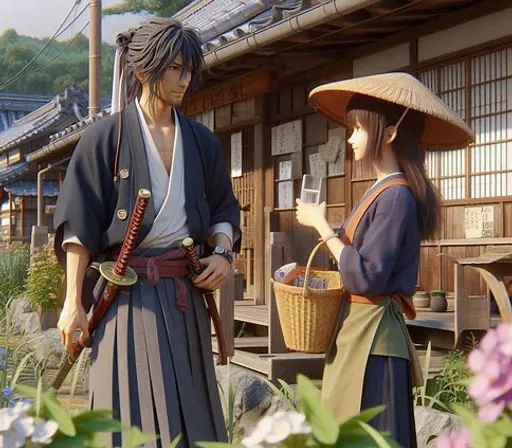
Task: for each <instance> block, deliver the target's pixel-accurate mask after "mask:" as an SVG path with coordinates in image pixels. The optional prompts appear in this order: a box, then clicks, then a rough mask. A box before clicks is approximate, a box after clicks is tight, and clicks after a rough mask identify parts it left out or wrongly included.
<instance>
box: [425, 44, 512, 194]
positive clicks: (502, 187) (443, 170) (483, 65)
mask: <svg viewBox="0 0 512 448" xmlns="http://www.w3.org/2000/svg"><path fill="white" fill-rule="evenodd" d="M420 80H421V81H422V82H423V83H424V84H425V85H427V86H428V87H429V88H430V89H432V90H433V91H434V92H435V93H436V94H438V95H439V96H440V97H441V98H442V99H443V100H444V101H445V102H446V103H447V104H448V105H449V106H450V107H452V109H454V110H455V111H456V112H457V113H458V114H460V115H461V117H463V118H464V119H465V120H466V121H467V123H468V124H469V125H470V127H471V128H472V129H473V130H474V131H475V134H476V140H475V143H474V144H473V145H470V146H469V147H468V148H464V149H459V150H452V151H441V152H436V153H428V154H427V169H428V173H429V175H430V177H431V178H432V179H433V180H434V181H435V182H436V184H437V186H438V187H439V189H440V191H441V194H442V196H443V198H444V199H445V200H456V199H468V198H487V197H496V196H512V46H510V45H509V46H508V47H505V48H502V49H499V50H496V51H492V52H488V53H485V54H480V55H477V56H473V57H467V58H465V59H462V60H459V61H456V62H452V63H449V64H445V65H442V66H437V67H434V68H431V69H428V70H425V71H423V72H421V73H420Z"/></svg>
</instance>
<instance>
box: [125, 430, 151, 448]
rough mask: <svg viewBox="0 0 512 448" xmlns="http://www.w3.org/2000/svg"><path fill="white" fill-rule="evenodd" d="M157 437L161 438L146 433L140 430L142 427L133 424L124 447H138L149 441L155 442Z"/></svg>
mask: <svg viewBox="0 0 512 448" xmlns="http://www.w3.org/2000/svg"><path fill="white" fill-rule="evenodd" d="M157 439H159V437H158V436H157V435H154V434H145V433H143V432H142V431H141V430H140V428H138V427H137V426H133V427H131V428H130V429H129V431H128V434H127V436H126V442H125V443H124V444H123V448H136V447H138V446H139V445H144V444H145V443H147V442H153V441H154V440H157Z"/></svg>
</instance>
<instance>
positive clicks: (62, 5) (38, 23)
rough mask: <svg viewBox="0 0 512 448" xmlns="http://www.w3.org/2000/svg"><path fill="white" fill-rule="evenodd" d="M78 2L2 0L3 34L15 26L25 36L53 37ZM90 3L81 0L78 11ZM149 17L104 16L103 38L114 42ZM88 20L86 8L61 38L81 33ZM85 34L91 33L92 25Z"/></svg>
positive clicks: (108, 1) (108, 0) (109, 2)
mask: <svg viewBox="0 0 512 448" xmlns="http://www.w3.org/2000/svg"><path fill="white" fill-rule="evenodd" d="M74 2H75V0H0V34H2V33H3V32H4V31H5V30H6V29H8V28H14V29H15V30H16V31H17V33H18V34H22V35H25V36H32V37H38V38H42V37H50V36H52V35H53V34H54V33H55V31H56V30H57V28H58V27H59V25H60V23H61V22H62V20H63V19H64V17H65V16H66V14H67V13H68V11H69V10H70V8H71V6H72V5H73V3H74ZM87 2H88V0H81V3H80V4H79V5H78V7H77V8H76V10H77V12H78V11H81V9H82V8H83V7H84V6H85V5H87ZM119 3H120V0H102V5H103V7H110V6H114V5H117V4H119ZM72 17H73V15H72V16H71V17H70V18H69V19H68V21H67V22H66V23H69V22H70V21H71V20H72ZM146 17H147V16H146V15H142V14H140V15H133V14H125V15H122V16H107V17H103V20H102V29H101V35H102V36H101V37H102V40H103V41H106V42H108V43H111V44H113V43H114V42H115V39H116V34H117V33H118V32H120V31H124V30H125V29H127V28H131V27H133V26H135V25H137V24H139V23H140V22H141V21H143V20H144V19H145V18H146ZM88 19H89V16H88V11H86V12H84V13H83V14H82V15H81V16H80V17H79V18H78V20H77V21H76V22H75V23H74V24H73V25H72V26H71V27H70V28H69V29H68V30H67V31H66V32H64V33H63V34H62V36H60V37H59V40H66V39H68V38H70V37H71V36H73V35H75V34H76V33H78V32H79V31H80V30H81V29H82V27H83V26H84V25H85V23H86V22H87V20H88ZM84 34H85V35H86V36H88V28H87V29H86V30H85V31H84Z"/></svg>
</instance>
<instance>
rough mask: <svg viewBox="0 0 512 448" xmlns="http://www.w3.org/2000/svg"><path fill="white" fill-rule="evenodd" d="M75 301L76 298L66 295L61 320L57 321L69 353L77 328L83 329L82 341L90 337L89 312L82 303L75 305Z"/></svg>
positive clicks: (62, 340) (61, 338)
mask: <svg viewBox="0 0 512 448" xmlns="http://www.w3.org/2000/svg"><path fill="white" fill-rule="evenodd" d="M71 303H73V304H71ZM74 303H76V301H75V300H70V299H69V298H67V297H66V301H65V303H64V308H63V309H62V312H61V313H60V318H59V322H58V323H57V328H58V329H59V333H60V340H61V342H62V344H63V345H64V347H65V348H66V351H67V352H68V353H72V349H73V334H74V333H75V331H76V330H81V332H82V334H81V336H80V337H81V339H82V341H85V340H87V339H88V338H89V322H88V320H87V314H86V312H85V310H84V308H83V306H82V305H75V304H74Z"/></svg>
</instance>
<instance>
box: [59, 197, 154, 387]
mask: <svg viewBox="0 0 512 448" xmlns="http://www.w3.org/2000/svg"><path fill="white" fill-rule="evenodd" d="M150 198H151V192H150V191H149V190H146V189H144V188H142V189H140V190H139V192H138V195H137V201H136V203H135V209H134V211H133V214H132V217H131V219H130V222H129V224H128V229H127V230H126V235H125V238H124V241H123V245H122V247H121V251H120V252H119V255H118V257H117V260H116V261H115V262H114V261H106V262H104V263H102V264H101V265H100V267H99V271H100V274H101V275H102V276H103V277H104V278H105V279H106V280H107V284H106V286H105V289H104V290H103V294H102V295H101V298H100V300H99V301H98V303H97V304H96V305H95V307H94V310H93V313H92V315H91V317H90V319H89V322H88V328H89V339H87V340H82V339H81V338H80V339H79V340H78V341H77V342H75V343H74V344H73V348H72V350H71V353H67V354H66V356H65V359H64V360H63V362H62V363H61V366H60V368H59V371H58V373H57V376H56V377H55V380H54V381H53V384H52V388H53V389H54V390H56V391H57V390H59V388H60V386H61V385H62V383H63V382H64V380H65V379H66V376H67V374H68V373H69V371H70V370H71V369H72V368H73V365H74V364H75V362H76V360H77V359H78V358H79V356H80V354H81V353H82V351H83V349H84V348H85V347H90V346H91V345H92V341H91V338H92V335H93V333H94V331H95V330H96V328H98V325H99V324H100V322H101V320H102V319H103V318H104V317H105V314H106V313H107V311H108V309H109V307H110V305H112V302H113V301H114V299H115V298H116V296H117V292H118V290H119V288H120V287H127V286H132V285H134V284H135V283H137V280H138V276H137V274H136V272H135V271H134V270H133V269H132V268H130V267H129V266H128V262H129V260H130V258H131V256H132V254H133V251H134V249H135V246H136V243H137V238H138V236H139V232H140V228H141V225H142V221H143V219H144V213H145V212H146V208H147V205H148V203H149V200H150Z"/></svg>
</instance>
